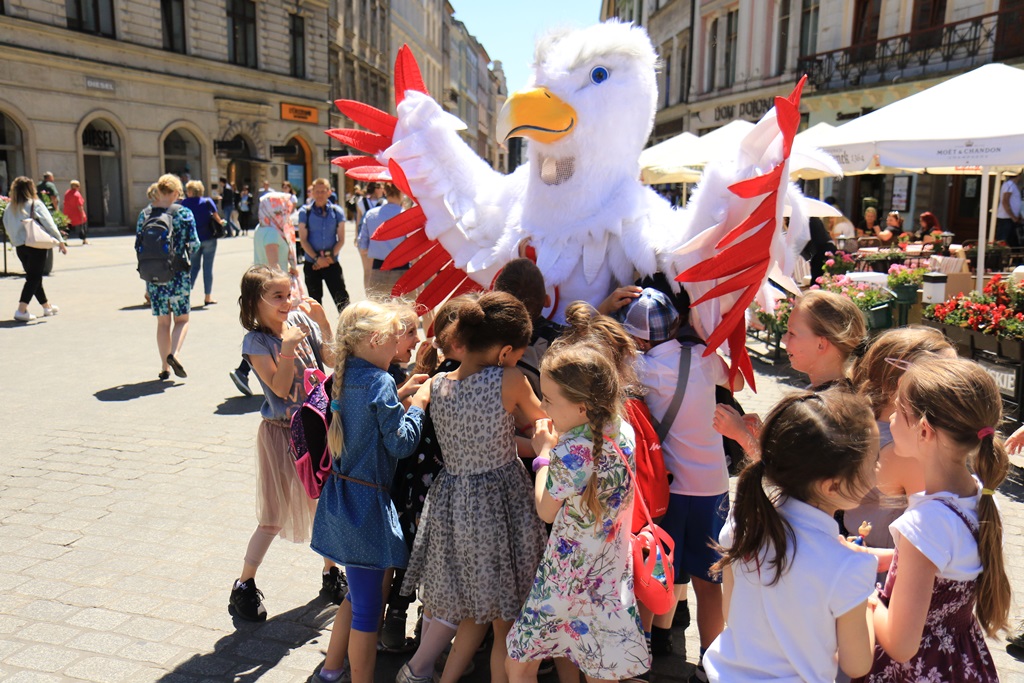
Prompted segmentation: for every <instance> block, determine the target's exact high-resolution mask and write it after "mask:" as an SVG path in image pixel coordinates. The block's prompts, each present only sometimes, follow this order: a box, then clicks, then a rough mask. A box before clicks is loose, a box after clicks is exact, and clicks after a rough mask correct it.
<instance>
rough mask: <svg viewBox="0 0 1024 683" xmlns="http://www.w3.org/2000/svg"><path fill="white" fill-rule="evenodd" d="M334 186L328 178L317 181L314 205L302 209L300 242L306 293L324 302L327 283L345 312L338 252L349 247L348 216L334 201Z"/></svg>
mask: <svg viewBox="0 0 1024 683" xmlns="http://www.w3.org/2000/svg"><path fill="white" fill-rule="evenodd" d="M330 196H331V185H330V183H328V182H327V179H326V178H317V179H316V180H314V181H313V203H312V204H310V205H309V206H304V207H302V208H301V209H300V210H299V216H298V221H299V241H300V242H301V244H302V251H303V252H305V256H306V261H305V264H304V265H303V274H304V277H305V280H306V290H307V291H308V292H309V295H310V296H311V297H313V298H314V299H316V300H317V301H318V302H321V303H322V302H323V298H324V284H325V283H326V285H327V288H328V289H329V290H330V291H331V297H332V298H333V299H334V305H335V306H337V307H338V311H341V310H342V309H343V308H345V306H347V305H348V300H349V299H348V291H347V290H346V289H345V277H344V275H343V273H342V272H341V264H340V263H338V253H339V252H340V251H341V248H342V247H343V246H345V214H344V212H342V210H341V207H340V206H338V205H337V204H334V203H332V202H331V201H330Z"/></svg>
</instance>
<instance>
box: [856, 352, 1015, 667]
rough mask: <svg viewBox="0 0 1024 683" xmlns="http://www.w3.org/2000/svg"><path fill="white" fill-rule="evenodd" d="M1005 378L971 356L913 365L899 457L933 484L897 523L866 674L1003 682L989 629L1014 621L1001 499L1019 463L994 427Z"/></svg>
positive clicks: (899, 402) (906, 380) (901, 412)
mask: <svg viewBox="0 0 1024 683" xmlns="http://www.w3.org/2000/svg"><path fill="white" fill-rule="evenodd" d="M1001 421H1002V401H1001V399H1000V396H999V389H998V388H997V387H996V383H995V381H994V380H993V379H992V377H991V376H990V375H989V374H988V373H987V372H985V370H984V369H982V368H981V366H979V365H977V364H976V363H973V362H971V361H968V360H963V359H942V360H923V361H919V362H915V363H913V364H912V365H911V366H910V367H909V368H908V369H907V371H906V374H904V375H903V377H902V378H901V379H900V382H899V388H898V390H897V394H896V405H895V411H894V412H893V414H892V417H891V418H890V425H891V430H892V436H893V439H894V444H895V451H896V456H897V457H901V458H908V459H910V460H911V461H913V463H914V464H915V465H916V466H917V468H918V469H919V470H920V471H921V472H922V473H923V478H924V490H923V491H922V492H921V493H915V494H912V495H911V496H910V505H909V507H908V509H907V511H906V512H905V513H904V514H903V515H902V516H901V517H900V518H899V519H897V520H896V521H895V522H893V523H892V525H891V526H890V527H889V529H890V531H891V532H892V535H893V538H894V539H895V541H896V552H895V556H894V557H893V560H892V566H891V567H890V569H889V575H888V578H887V579H886V582H885V587H884V588H883V589H882V592H881V595H880V597H879V603H878V605H877V607H876V608H875V611H874V626H875V633H876V634H877V636H878V646H877V647H876V648H875V661H874V664H873V665H872V667H871V672H870V673H869V674H868V675H867V677H866V678H865V679H864V680H865V681H868V682H870V683H875V682H880V681H887V682H888V681H917V680H921V679H922V678H930V677H932V676H933V675H934V676H935V677H937V679H938V678H941V680H943V681H949V682H952V683H958V682H960V681H982V682H987V681H996V680H998V675H997V673H996V669H995V665H994V663H993V661H992V656H991V654H990V653H989V650H988V646H987V645H986V643H985V635H986V634H987V635H989V636H994V635H996V633H998V632H999V631H1001V630H1005V628H1006V625H1007V615H1008V613H1009V608H1010V582H1009V579H1008V578H1007V576H1006V568H1005V565H1004V560H1003V550H1002V541H1003V525H1002V520H1001V519H1000V517H999V510H998V509H997V508H996V503H995V500H994V498H993V496H994V495H995V490H996V488H997V487H998V486H999V485H1000V484H1001V483H1002V482H1003V480H1004V479H1005V478H1006V474H1007V471H1008V469H1009V462H1008V459H1007V457H1006V450H1005V449H1004V447H1003V441H1002V439H1001V438H1000V437H999V435H998V434H997V433H996V431H995V430H996V428H997V427H998V426H999V424H1000V422H1001Z"/></svg>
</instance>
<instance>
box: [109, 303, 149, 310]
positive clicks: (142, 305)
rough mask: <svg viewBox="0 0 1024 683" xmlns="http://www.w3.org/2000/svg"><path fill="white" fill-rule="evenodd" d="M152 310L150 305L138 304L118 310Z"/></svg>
mask: <svg viewBox="0 0 1024 683" xmlns="http://www.w3.org/2000/svg"><path fill="white" fill-rule="evenodd" d="M149 309H150V306H149V304H136V305H134V306H122V307H121V308H119V309H117V310H119V311H148V310H149Z"/></svg>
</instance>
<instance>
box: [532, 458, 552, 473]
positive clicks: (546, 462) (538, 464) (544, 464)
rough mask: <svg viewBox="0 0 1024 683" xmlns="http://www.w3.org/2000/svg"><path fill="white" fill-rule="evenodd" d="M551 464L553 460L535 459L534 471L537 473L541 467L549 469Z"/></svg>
mask: <svg viewBox="0 0 1024 683" xmlns="http://www.w3.org/2000/svg"><path fill="white" fill-rule="evenodd" d="M550 464H551V458H534V459H533V471H534V472H536V471H537V470H539V469H540V468H541V467H547V466H548V465H550Z"/></svg>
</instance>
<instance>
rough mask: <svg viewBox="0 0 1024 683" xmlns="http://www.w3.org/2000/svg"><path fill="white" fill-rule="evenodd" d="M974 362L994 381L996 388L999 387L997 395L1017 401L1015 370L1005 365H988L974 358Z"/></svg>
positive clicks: (986, 362)
mask: <svg viewBox="0 0 1024 683" xmlns="http://www.w3.org/2000/svg"><path fill="white" fill-rule="evenodd" d="M975 361H976V362H977V363H978V365H980V366H981V367H982V369H984V370H985V372H987V373H988V374H989V375H991V377H992V379H994V380H995V382H996V386H997V387H999V393H1000V394H1002V395H1003V396H1005V397H1006V398H1009V399H1012V400H1017V369H1016V368H1011V367H1008V366H1006V365H996V364H995V363H989V362H988V361H984V360H981V359H980V358H976V359H975Z"/></svg>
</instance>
